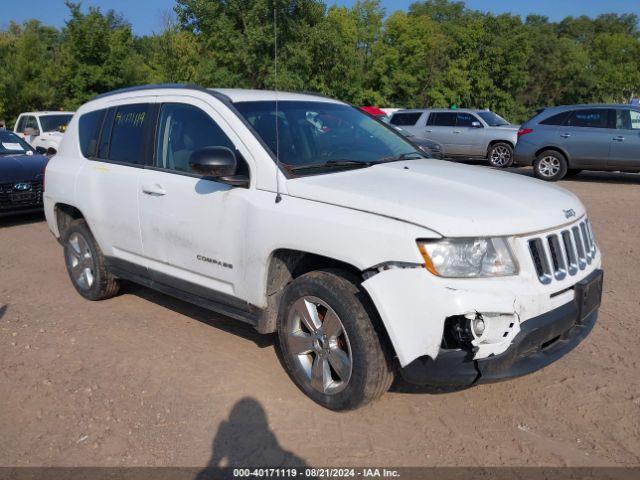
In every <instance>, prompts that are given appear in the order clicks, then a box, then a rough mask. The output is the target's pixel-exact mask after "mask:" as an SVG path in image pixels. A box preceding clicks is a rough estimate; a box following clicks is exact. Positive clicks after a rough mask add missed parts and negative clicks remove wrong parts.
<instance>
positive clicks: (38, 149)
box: [36, 146, 47, 155]
mask: <svg viewBox="0 0 640 480" xmlns="http://www.w3.org/2000/svg"><path fill="white" fill-rule="evenodd" d="M36 153H38V155H45V154H46V153H47V149H46V148H44V147H40V146H37V147H36Z"/></svg>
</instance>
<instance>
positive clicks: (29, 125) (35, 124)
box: [24, 115, 38, 130]
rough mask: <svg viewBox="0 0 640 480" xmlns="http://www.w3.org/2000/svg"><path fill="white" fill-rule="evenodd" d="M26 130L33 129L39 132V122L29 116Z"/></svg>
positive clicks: (25, 126)
mask: <svg viewBox="0 0 640 480" xmlns="http://www.w3.org/2000/svg"><path fill="white" fill-rule="evenodd" d="M24 128H33V129H34V130H38V121H37V120H36V117H34V116H31V115H29V116H28V117H27V120H26V122H25V125H24Z"/></svg>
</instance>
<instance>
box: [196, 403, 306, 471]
mask: <svg viewBox="0 0 640 480" xmlns="http://www.w3.org/2000/svg"><path fill="white" fill-rule="evenodd" d="M307 466H308V465H307V464H306V462H305V461H304V460H303V459H302V458H300V457H298V456H297V455H295V454H294V453H292V452H289V451H288V450H285V449H283V448H282V447H281V446H280V444H279V443H278V439H277V438H276V436H275V434H274V433H273V432H272V431H271V430H270V429H269V424H268V421H267V415H266V412H265V411H264V409H263V408H262V406H261V405H260V403H258V402H257V401H256V400H255V399H253V398H249V397H247V398H243V399H242V400H240V401H238V402H237V403H236V404H235V405H234V406H233V408H232V410H231V413H230V414H229V418H228V419H227V420H225V421H224V422H222V423H221V424H220V427H219V428H218V432H217V433H216V436H215V438H214V439H213V445H212V453H211V458H210V460H209V462H208V464H207V466H206V467H205V468H204V469H202V470H201V471H200V472H198V474H197V476H196V477H195V480H213V479H216V480H217V479H219V478H227V477H226V476H225V474H230V472H223V471H221V469H222V468H223V467H239V468H254V467H255V468H284V469H286V468H291V467H297V468H298V469H300V468H305V467H307ZM229 478H231V477H229ZM270 478H280V477H278V476H277V475H276V476H270ZM287 478H288V477H287Z"/></svg>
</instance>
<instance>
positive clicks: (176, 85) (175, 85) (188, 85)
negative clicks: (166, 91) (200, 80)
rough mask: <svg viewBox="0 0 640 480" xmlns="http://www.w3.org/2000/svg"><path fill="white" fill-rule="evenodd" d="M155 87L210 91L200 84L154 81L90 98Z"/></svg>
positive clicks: (94, 98)
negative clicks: (154, 82) (153, 82)
mask: <svg viewBox="0 0 640 480" xmlns="http://www.w3.org/2000/svg"><path fill="white" fill-rule="evenodd" d="M156 88H176V89H178V88H186V89H189V90H199V91H201V92H207V93H210V91H209V90H207V89H206V88H203V87H201V86H200V85H196V84H194V83H156V84H148V85H138V86H135V87H126V88H119V89H117V90H112V91H111V92H106V93H101V94H100V95H96V96H95V97H93V99H92V100H96V99H98V98H105V97H110V96H111V95H117V94H119V93H129V92H141V91H145V90H153V89H156Z"/></svg>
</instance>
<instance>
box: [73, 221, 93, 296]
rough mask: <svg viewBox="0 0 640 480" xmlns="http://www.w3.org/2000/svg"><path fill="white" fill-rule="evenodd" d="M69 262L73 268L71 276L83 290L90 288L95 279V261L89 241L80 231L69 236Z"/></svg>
mask: <svg viewBox="0 0 640 480" xmlns="http://www.w3.org/2000/svg"><path fill="white" fill-rule="evenodd" d="M68 242H69V248H68V249H67V262H68V263H69V269H70V270H71V278H73V281H74V282H75V283H76V284H77V285H78V286H79V287H80V288H82V289H83V290H89V289H90V288H91V287H92V286H93V282H94V280H95V276H94V275H95V262H94V260H93V255H92V253H91V249H90V248H89V243H88V242H87V240H86V239H85V238H84V237H83V236H82V235H80V234H79V233H76V232H74V233H72V234H71V236H70V237H69V240H68Z"/></svg>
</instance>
